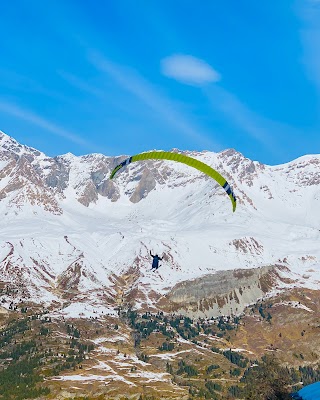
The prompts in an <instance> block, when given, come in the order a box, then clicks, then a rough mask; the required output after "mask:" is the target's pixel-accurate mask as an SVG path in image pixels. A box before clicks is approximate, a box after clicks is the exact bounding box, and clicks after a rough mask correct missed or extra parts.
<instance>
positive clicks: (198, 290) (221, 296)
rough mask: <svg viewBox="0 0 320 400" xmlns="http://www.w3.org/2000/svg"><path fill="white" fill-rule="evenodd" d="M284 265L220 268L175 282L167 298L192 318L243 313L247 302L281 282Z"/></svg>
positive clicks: (179, 311)
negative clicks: (241, 268) (207, 273)
mask: <svg viewBox="0 0 320 400" xmlns="http://www.w3.org/2000/svg"><path fill="white" fill-rule="evenodd" d="M283 268H284V267H279V266H278V267H276V266H267V267H262V268H255V269H247V270H237V269H236V270H231V271H218V272H217V273H216V274H213V275H205V276H203V277H200V278H197V279H194V280H191V281H186V282H181V283H178V284H177V285H175V286H174V287H173V288H172V290H171V291H170V293H169V294H168V295H167V298H168V299H169V300H170V301H171V302H172V303H173V304H174V306H173V309H174V310H175V311H176V312H178V313H181V314H188V315H190V316H192V317H193V318H199V317H201V318H211V317H218V316H219V315H230V314H239V313H241V312H242V311H243V310H244V309H245V307H246V306H247V305H248V304H251V303H254V302H256V301H257V299H259V298H262V297H263V296H265V295H266V294H267V293H268V292H269V291H270V290H271V289H272V288H274V287H276V285H277V283H279V282H280V281H281V276H280V275H279V271H281V269H282V270H283Z"/></svg>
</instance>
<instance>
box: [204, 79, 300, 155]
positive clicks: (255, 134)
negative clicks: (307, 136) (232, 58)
mask: <svg viewBox="0 0 320 400" xmlns="http://www.w3.org/2000/svg"><path fill="white" fill-rule="evenodd" d="M203 91H204V93H205V95H206V96H207V98H208V100H209V102H210V104H211V106H212V108H213V109H214V110H215V111H216V112H219V113H221V114H222V115H224V117H225V118H226V120H227V121H228V122H229V123H231V124H232V125H234V126H235V127H236V128H237V129H238V130H239V131H241V132H243V133H244V134H245V135H247V136H248V137H251V138H252V139H253V140H254V141H256V142H257V143H260V145H262V146H263V147H264V148H265V149H267V150H268V151H269V153H270V154H273V155H274V156H276V157H277V158H278V159H281V157H282V156H283V146H284V143H288V141H290V144H291V145H292V146H296V145H297V140H298V139H299V138H301V136H302V135H303V132H301V131H300V130H299V129H296V128H294V127H292V126H290V125H288V124H286V123H283V122H280V121H275V120H273V119H270V118H266V117H265V116H263V115H260V114H259V113H257V112H255V111H253V110H252V109H251V108H250V107H249V106H247V105H246V104H245V103H243V102H242V101H241V100H240V99H239V98H238V97H237V96H236V95H234V94H233V93H230V92H228V91H227V90H225V89H223V88H221V87H220V86H217V85H212V86H211V87H210V88H206V89H203Z"/></svg>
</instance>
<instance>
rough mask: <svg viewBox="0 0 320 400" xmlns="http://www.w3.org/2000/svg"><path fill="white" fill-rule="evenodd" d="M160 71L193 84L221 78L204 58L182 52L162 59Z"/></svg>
mask: <svg viewBox="0 0 320 400" xmlns="http://www.w3.org/2000/svg"><path fill="white" fill-rule="evenodd" d="M161 71H162V73H163V75H165V76H167V77H169V78H173V79H176V80H177V81H180V82H182V83H186V84H188V85H194V86H202V85H205V84H207V83H212V82H218V81H219V80H220V79H221V77H220V74H219V73H218V72H217V71H215V70H214V69H213V68H212V67H211V66H210V65H209V64H207V63H206V62H205V61H204V60H201V59H199V58H196V57H193V56H190V55H184V54H175V55H172V56H170V57H166V58H164V59H162V60H161Z"/></svg>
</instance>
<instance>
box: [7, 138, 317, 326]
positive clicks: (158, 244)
mask: <svg viewBox="0 0 320 400" xmlns="http://www.w3.org/2000/svg"><path fill="white" fill-rule="evenodd" d="M0 140H2V142H3V143H4V142H5V143H6V146H9V147H10V146H12V148H13V149H15V148H16V147H17V146H19V144H18V143H17V142H15V141H14V140H13V139H12V138H10V137H8V136H7V135H5V136H1V135H0ZM2 142H1V143H2ZM12 151H13V152H14V151H15V150H12ZM21 151H22V150H21ZM23 151H24V152H26V153H28V154H29V153H32V152H33V151H34V150H33V149H29V148H27V147H23ZM32 154H33V153H32ZM226 154H227V152H222V153H211V152H204V153H196V152H194V153H190V155H191V156H193V157H195V158H198V159H200V160H202V161H203V162H206V163H208V164H210V165H212V166H213V167H214V168H216V169H218V170H219V171H221V173H222V174H224V175H226V176H228V177H230V179H229V178H228V181H230V184H231V186H233V188H234V191H235V193H236V195H237V196H238V205H237V210H236V212H235V213H232V211H231V204H230V201H229V199H228V197H227V196H226V195H225V193H224V191H223V190H222V189H221V188H220V187H218V186H217V184H216V183H215V182H214V181H213V180H212V179H207V178H206V177H205V176H203V175H202V174H201V173H200V172H199V171H197V170H194V169H192V168H189V167H187V166H185V165H183V164H179V163H175V162H168V163H163V161H155V162H154V163H153V164H148V165H153V166H154V167H155V168H157V170H158V172H159V174H160V175H162V176H163V174H164V171H165V168H166V169H168V168H170V171H171V175H170V177H169V178H168V179H167V181H166V184H164V183H163V184H162V183H157V184H156V187H155V188H154V189H153V190H152V191H151V192H150V193H149V194H148V195H147V196H146V197H145V198H144V199H142V200H141V201H139V202H138V203H132V202H131V201H130V200H129V197H130V194H128V193H132V191H133V190H135V188H136V186H137V184H138V181H136V180H134V179H133V180H132V179H131V178H134V177H136V176H137V174H141V169H142V164H139V163H134V164H132V165H131V166H129V167H128V168H127V170H126V172H124V173H120V174H118V176H117V178H116V179H115V180H114V184H115V186H116V187H117V188H118V189H119V193H120V198H119V200H118V201H115V202H112V201H110V200H109V199H108V198H107V197H103V196H101V195H99V196H98V199H97V201H93V202H91V203H90V205H89V207H85V206H83V205H82V204H81V203H79V201H78V200H77V199H78V198H79V197H81V196H82V195H83V194H85V192H86V190H87V186H88V185H89V184H92V180H91V174H92V173H93V172H96V171H99V168H101V165H102V164H103V163H106V162H109V161H110V158H107V157H105V156H103V155H99V154H95V155H89V156H82V157H76V156H74V155H72V154H66V155H64V156H61V157H60V160H61V162H62V161H63V162H64V163H66V165H68V166H69V168H70V172H69V181H68V183H67V187H66V189H64V191H63V195H56V197H55V198H56V200H57V202H58V204H59V206H60V207H61V209H62V211H63V213H62V215H54V214H51V213H49V212H47V211H44V209H43V208H42V207H40V206H34V205H33V206H32V205H31V204H30V203H28V202H27V201H26V202H25V203H24V204H23V207H22V208H21V209H20V208H19V207H16V206H15V205H14V200H15V198H16V197H17V195H18V192H19V194H21V193H23V192H21V193H20V191H18V192H17V193H16V192H12V193H11V194H10V195H9V196H7V197H5V198H4V199H2V200H1V202H0V212H1V215H2V223H1V224H0V266H1V275H0V276H1V279H2V280H4V281H5V282H11V283H12V284H15V283H16V282H17V276H16V275H14V274H12V273H6V268H7V267H8V268H9V267H10V266H11V267H10V268H13V266H15V267H17V268H18V269H20V271H21V274H20V275H19V276H23V279H24V280H25V281H26V282H28V285H29V286H30V291H31V294H32V296H33V298H34V299H38V301H41V302H43V303H44V304H49V303H51V302H52V301H53V300H55V301H58V302H61V303H62V301H61V299H60V297H59V293H58V291H57V290H56V288H57V287H58V285H59V282H60V281H61V280H63V281H64V280H66V281H68V282H69V281H70V283H69V284H70V290H71V291H72V290H73V289H77V290H78V291H79V292H80V293H83V296H84V298H83V299H82V300H81V301H80V300H79V298H78V297H77V298H76V299H75V300H72V299H70V302H71V304H70V305H67V306H66V307H64V308H63V309H62V310H61V311H60V312H61V313H62V314H63V315H65V316H68V317H83V318H89V317H92V318H95V317H99V318H101V317H103V316H106V315H110V316H116V315H117V314H116V311H115V308H116V304H115V305H114V306H110V305H109V304H107V305H106V303H105V301H104V300H103V299H102V298H98V297H97V294H98V293H100V294H101V295H102V294H106V295H108V296H109V297H113V298H114V299H116V298H117V296H118V294H117V293H116V291H115V289H114V283H113V281H112V275H113V274H116V275H120V274H122V273H125V272H126V271H128V269H129V268H131V267H134V268H136V269H137V270H138V271H139V274H140V275H139V278H138V280H137V281H136V282H135V283H133V285H134V287H136V286H138V287H139V288H143V290H144V292H145V301H146V302H147V304H148V305H149V306H152V304H153V300H152V297H151V296H150V292H151V291H156V292H158V293H161V294H165V293H167V292H168V290H169V289H170V288H172V287H173V286H174V285H175V284H176V283H178V282H181V281H184V280H191V279H194V278H197V277H200V276H203V275H205V274H208V273H215V272H216V271H219V270H227V269H234V268H252V267H259V266H263V265H271V264H281V265H284V266H287V267H288V268H289V269H290V272H285V271H284V272H282V274H283V276H284V277H290V278H291V279H293V280H294V281H295V283H294V284H291V287H292V286H294V285H296V286H302V287H307V288H311V289H315V288H319V284H320V246H319V243H320V230H319V227H320V187H319V184H313V183H312V182H314V180H315V178H316V177H317V176H318V175H319V166H320V156H319V155H314V156H304V157H302V158H299V159H297V160H294V161H292V162H290V163H287V164H283V165H279V166H273V167H270V166H261V165H260V164H259V163H257V162H251V160H248V159H245V158H244V157H243V156H242V155H241V154H239V153H236V152H234V153H233V155H230V156H227V155H226ZM1 155H2V156H3V157H4V153H2V152H1V149H0V156H1ZM3 157H2V158H1V157H0V160H1V161H0V170H1V167H2V166H4V165H5V164H4V163H6V162H7V160H6V159H5V158H3ZM37 157H38V158H39V165H42V166H43V168H44V167H45V170H46V172H45V175H46V174H47V168H49V166H50V162H51V161H50V160H51V159H50V158H48V157H46V156H45V155H43V153H40V155H39V156H37ZM48 160H49V161H48ZM36 161H37V160H36ZM36 161H34V163H35V162H36ZM41 163H42V164H41ZM101 163H102V164H101ZM103 165H105V164H103ZM143 165H145V164H143ZM248 168H249V169H250V168H254V172H252V173H248V172H247V169H248ZM130 177H131V178H130ZM9 179H10V178H9V177H8V176H7V177H4V178H2V179H0V191H1V189H2V188H5V187H6V185H7V184H8V182H9ZM105 179H107V178H105ZM130 191H131V192H130ZM253 239H254V240H255V241H256V242H257V243H258V244H259V246H260V247H259V249H258V250H255V248H254V241H253ZM234 240H235V241H240V243H241V242H243V243H245V244H246V245H245V248H244V250H243V249H242V248H241V247H240V248H237V247H236V246H235V245H234V242H233V241H234ZM11 250H12V253H11ZM149 250H151V251H152V252H153V253H158V254H160V255H165V256H166V257H167V259H166V260H163V261H162V262H161V264H162V265H161V267H160V269H159V270H158V271H157V272H151V271H150V266H151V257H150V255H149ZM11 271H12V269H11ZM77 271H78V272H77ZM77 274H78V275H77ZM21 279H22V278H21ZM29 286H28V287H29ZM281 287H285V284H279V287H278V288H279V289H281ZM287 287H290V285H287ZM130 289H132V287H130V286H128V287H126V288H125V289H124V290H128V291H129V290H130ZM142 303H144V301H141V299H139V300H138V302H137V304H136V306H138V305H139V304H142Z"/></svg>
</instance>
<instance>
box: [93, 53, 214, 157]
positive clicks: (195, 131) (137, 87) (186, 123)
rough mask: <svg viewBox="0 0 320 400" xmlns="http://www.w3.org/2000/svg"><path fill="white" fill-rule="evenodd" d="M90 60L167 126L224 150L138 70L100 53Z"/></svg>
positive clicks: (206, 145)
mask: <svg viewBox="0 0 320 400" xmlns="http://www.w3.org/2000/svg"><path fill="white" fill-rule="evenodd" d="M89 59H90V61H91V63H92V64H93V65H94V66H95V67H96V68H97V69H98V70H99V71H103V72H105V73H107V74H108V75H109V76H110V77H111V78H112V79H113V80H114V81H115V82H116V83H117V84H118V85H119V86H120V87H121V88H122V89H124V90H126V91H128V92H129V93H131V94H133V95H134V96H135V97H136V98H137V99H139V100H140V101H142V102H143V103H144V104H145V105H146V106H147V107H148V108H150V109H152V110H153V111H155V112H156V114H157V115H158V116H160V117H161V118H162V119H163V121H164V122H165V123H167V124H168V125H169V126H170V127H171V128H173V129H175V130H177V132H178V133H180V134H184V135H187V136H189V137H190V138H191V139H193V140H195V141H196V142H197V143H198V144H200V145H201V146H205V147H206V148H208V149H213V150H217V149H220V148H221V145H220V144H218V143H216V142H214V141H213V140H212V139H211V138H210V134H206V133H204V132H203V129H201V128H199V126H196V125H195V124H194V122H193V121H192V120H191V119H190V117H187V116H186V115H184V114H183V112H182V111H181V110H179V108H178V107H177V105H176V104H175V103H174V102H172V101H171V100H170V99H168V98H167V97H166V96H164V95H163V94H161V93H160V92H159V90H158V89H156V88H155V87H154V86H153V85H152V84H151V83H149V82H148V81H147V80H146V79H145V78H143V77H142V76H141V75H140V74H138V73H137V72H136V71H134V70H132V69H129V68H126V67H123V66H121V65H118V64H116V63H114V62H112V61H109V60H107V59H106V58H104V57H102V56H101V55H100V54H97V53H91V55H90V56H89ZM211 135H212V132H211Z"/></svg>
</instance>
